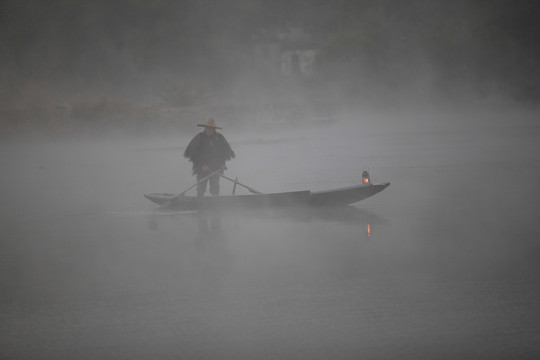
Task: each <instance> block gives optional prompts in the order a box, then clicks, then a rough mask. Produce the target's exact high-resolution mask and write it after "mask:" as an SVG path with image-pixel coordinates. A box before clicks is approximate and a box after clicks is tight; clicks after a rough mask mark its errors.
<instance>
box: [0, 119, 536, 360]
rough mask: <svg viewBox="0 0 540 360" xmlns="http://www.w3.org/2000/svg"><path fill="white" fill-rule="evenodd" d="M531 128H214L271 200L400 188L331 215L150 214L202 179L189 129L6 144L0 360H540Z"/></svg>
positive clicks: (459, 124)
mask: <svg viewBox="0 0 540 360" xmlns="http://www.w3.org/2000/svg"><path fill="white" fill-rule="evenodd" d="M537 115H538V114H537V113H536V114H535V113H534V112H532V113H531V112H521V111H517V110H509V111H503V112H488V111H486V110H483V111H482V110H476V111H472V110H471V111H446V112H433V113H432V114H431V115H427V114H414V112H412V113H409V114H408V115H406V116H405V115H402V114H400V113H398V112H396V113H394V114H386V115H383V114H369V115H366V114H358V115H356V116H351V117H350V118H349V119H345V120H344V121H340V122H338V123H335V124H326V125H318V126H296V127H293V126H286V125H284V124H281V125H276V126H274V127H271V128H268V127H261V128H260V129H259V130H258V131H254V130H252V131H246V130H243V129H230V128H225V129H224V130H223V131H222V133H223V134H224V135H225V136H226V137H227V138H228V140H229V141H230V143H231V145H232V146H233V148H234V150H235V152H236V154H237V158H236V159H234V160H232V161H230V162H229V163H228V166H229V170H228V171H227V174H228V175H229V176H232V177H238V179H239V180H240V181H241V182H243V183H245V184H247V185H249V186H251V187H253V188H255V189H257V190H259V191H262V192H265V193H272V192H280V191H291V190H324V189H332V188H337V187H343V186H349V185H354V184H358V183H359V182H360V179H361V173H362V171H363V170H368V171H369V172H370V174H371V177H372V181H373V182H374V183H382V182H391V185H390V187H389V188H387V189H385V190H384V191H383V192H381V193H379V194H377V195H375V196H374V197H372V198H369V199H366V200H364V201H362V202H359V203H357V204H354V205H353V206H349V207H342V208H331V209H325V208H321V209H262V210H260V211H253V210H251V211H242V210H232V209H231V210H229V209H227V210H224V211H221V212H205V213H197V212H160V211H156V207H157V206H156V205H155V204H152V203H151V202H149V201H148V200H146V199H145V198H144V197H143V194H144V193H149V192H171V193H179V192H181V191H183V190H185V189H186V188H188V187H189V186H190V185H192V184H193V182H194V178H193V177H192V176H191V173H190V171H191V168H190V164H189V163H188V162H187V160H185V159H184V158H183V157H182V152H183V150H184V147H185V146H186V144H187V142H188V140H189V139H190V138H191V137H192V136H193V135H194V134H195V133H196V132H197V131H198V129H199V128H196V127H195V126H194V129H193V132H192V133H177V134H169V136H163V137H158V136H154V137H148V138H145V137H138V138H128V137H109V138H102V139H70V140H66V139H63V140H56V141H52V140H22V141H18V142H4V143H2V144H1V146H0V148H1V153H2V156H1V157H0V166H1V168H2V175H1V183H2V203H1V206H0V211H1V214H0V215H1V218H2V221H1V227H0V236H1V249H0V250H1V251H0V289H1V294H0V305H1V308H0V358H2V359H247V358H249V359H358V358H364V359H396V358H401V359H403V358H406V359H418V358H432V359H433V358H449V359H450V358H453V359H455V358H460V359H465V358H471V359H479V358H490V359H495V358H520V359H523V358H535V357H536V356H537V355H538V354H540V318H538V314H539V313H540V302H539V301H538V300H539V298H540V271H539V270H540V262H539V260H540V243H539V241H540V240H539V239H540V226H539V224H538V221H539V219H540V216H539V215H540V204H539V202H538V200H539V199H540V196H539V195H540V190H539V187H538V184H539V183H540V158H539V156H538V154H540V127H539V126H538V121H537V120H538V119H537ZM352 120H354V122H353V121H352ZM221 189H222V190H221V191H222V193H223V194H228V193H230V192H231V190H232V186H231V184H230V183H228V182H226V180H224V179H222V181H221ZM237 191H238V192H239V193H244V192H243V191H242V190H241V189H237ZM191 194H193V191H192V192H191Z"/></svg>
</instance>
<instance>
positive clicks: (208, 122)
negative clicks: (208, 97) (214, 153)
mask: <svg viewBox="0 0 540 360" xmlns="http://www.w3.org/2000/svg"><path fill="white" fill-rule="evenodd" d="M197 126H202V127H211V128H214V129H223V128H220V127H219V126H216V121H215V120H214V119H212V118H210V119H208V120H206V121H205V122H203V123H201V124H197Z"/></svg>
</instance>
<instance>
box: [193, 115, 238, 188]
mask: <svg viewBox="0 0 540 360" xmlns="http://www.w3.org/2000/svg"><path fill="white" fill-rule="evenodd" d="M197 126H202V127H204V130H203V131H202V132H200V133H198V134H197V135H195V137H194V138H193V139H192V140H191V141H190V143H189V145H188V146H187V148H186V151H184V157H185V158H187V159H189V161H191V162H192V163H193V174H194V175H197V182H198V184H197V196H203V195H204V193H205V192H206V185H207V183H208V182H210V194H212V195H214V196H216V195H219V178H220V176H219V174H215V175H214V176H211V177H210V178H209V179H205V180H203V181H200V180H201V179H202V178H204V177H205V176H208V175H210V174H211V173H212V172H214V171H216V170H221V171H223V170H226V169H227V167H226V166H225V161H227V160H231V159H234V157H235V154H234V151H233V150H232V148H231V146H230V145H229V143H228V142H227V140H226V139H225V136H223V135H221V134H220V133H218V132H216V129H221V128H220V127H218V126H216V122H215V120H214V119H211V118H210V119H208V120H206V121H205V122H203V123H202V124H197ZM199 181H200V182H199Z"/></svg>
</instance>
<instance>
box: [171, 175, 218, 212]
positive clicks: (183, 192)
mask: <svg viewBox="0 0 540 360" xmlns="http://www.w3.org/2000/svg"><path fill="white" fill-rule="evenodd" d="M220 171H222V169H218V170H216V171H214V172H211V173H210V174H208V175H206V176H205V177H203V178H202V179H201V180H199V181H197V182H196V183H195V184H193V185H191V186H190V187H188V188H187V189H186V190H184V191H182V192H181V193H180V194H178V195H176V196H174V197H173V198H170V199H169V200H168V201H167V202H165V203H163V204H161V207H165V206H167V205H169V204H170V203H171V202H173V201H174V200H176V199H177V198H179V197H180V196H184V194H185V193H187V192H188V191H189V190H191V189H193V188H194V187H195V186H197V185H199V184H200V183H202V182H203V181H204V180H206V179H208V178H209V177H212V176H214V175H216V174H217V173H218V172H220Z"/></svg>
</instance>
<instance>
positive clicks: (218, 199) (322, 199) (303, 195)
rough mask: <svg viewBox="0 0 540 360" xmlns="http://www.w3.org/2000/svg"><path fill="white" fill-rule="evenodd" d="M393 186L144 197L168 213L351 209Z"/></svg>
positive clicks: (376, 185)
mask: <svg viewBox="0 0 540 360" xmlns="http://www.w3.org/2000/svg"><path fill="white" fill-rule="evenodd" d="M389 185H390V183H383V184H372V183H371V182H369V181H368V182H366V183H362V184H360V185H355V186H349V187H343V188H338V189H332V190H325V191H313V192H312V191H309V190H304V191H292V192H282V193H273V194H250V195H221V196H203V197H196V196H184V195H183V196H178V195H177V194H164V193H151V194H144V197H145V198H147V199H148V200H150V201H152V202H154V203H156V204H158V205H161V206H162V207H163V208H165V209H174V210H198V209H206V208H220V207H248V208H249V207H280V206H339V205H350V204H353V203H356V202H358V201H361V200H364V199H366V198H368V197H371V196H373V195H375V194H377V193H378V192H381V191H383V190H384V189H386V188H387V187H388V186H389Z"/></svg>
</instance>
